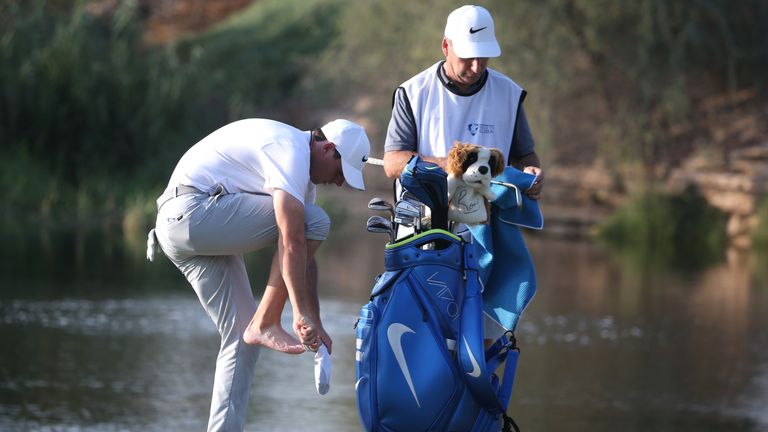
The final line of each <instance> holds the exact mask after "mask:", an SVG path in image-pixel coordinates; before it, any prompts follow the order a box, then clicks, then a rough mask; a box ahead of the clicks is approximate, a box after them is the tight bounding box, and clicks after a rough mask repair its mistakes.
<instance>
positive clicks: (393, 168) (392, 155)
mask: <svg viewBox="0 0 768 432" xmlns="http://www.w3.org/2000/svg"><path fill="white" fill-rule="evenodd" d="M415 154H416V152H412V151H410V150H393V151H388V152H386V153H384V173H385V174H386V175H387V177H389V178H398V177H400V173H402V172H403V169H405V166H406V165H408V161H409V160H411V156H413V155H415ZM421 159H422V160H425V161H427V162H433V163H436V164H438V165H440V167H441V168H443V169H445V163H446V160H447V158H444V157H433V156H421Z"/></svg>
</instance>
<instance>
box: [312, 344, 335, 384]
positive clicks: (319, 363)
mask: <svg viewBox="0 0 768 432" xmlns="http://www.w3.org/2000/svg"><path fill="white" fill-rule="evenodd" d="M315 388H317V392H318V393H320V394H321V395H324V394H326V393H328V390H330V388H331V355H330V354H328V350H327V349H326V348H325V345H320V348H318V349H317V352H316V353H315Z"/></svg>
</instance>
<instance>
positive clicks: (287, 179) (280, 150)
mask: <svg viewBox="0 0 768 432" xmlns="http://www.w3.org/2000/svg"><path fill="white" fill-rule="evenodd" d="M309 141H310V132H309V131H301V130H299V129H296V128H294V127H292V126H289V125H286V124H284V123H280V122H277V121H274V120H266V119H246V120H239V121H236V122H234V123H230V124H228V125H226V126H224V127H222V128H220V129H218V130H216V131H214V132H213V133H211V134H210V135H208V136H207V137H205V138H203V140H201V141H200V142H198V143H197V144H195V145H193V146H192V147H191V148H190V149H189V150H187V152H186V153H185V154H184V156H182V158H181V160H179V163H178V164H177V165H176V168H175V169H174V171H173V174H172V175H171V179H170V181H169V183H168V186H169V187H174V186H178V185H187V186H193V187H195V188H197V189H200V190H201V191H204V192H210V191H213V190H215V189H216V187H217V186H218V185H222V186H224V188H225V189H226V191H227V192H228V193H238V192H250V193H266V194H269V195H272V193H273V192H274V190H275V189H282V190H284V191H286V192H288V193H289V194H291V196H293V197H294V198H296V199H297V200H299V201H300V202H301V203H302V204H305V203H308V204H312V203H314V201H315V198H316V195H317V192H316V188H315V185H314V184H313V183H312V182H311V181H310V178H309V157H310V152H309Z"/></svg>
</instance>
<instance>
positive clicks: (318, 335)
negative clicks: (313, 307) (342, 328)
mask: <svg viewBox="0 0 768 432" xmlns="http://www.w3.org/2000/svg"><path fill="white" fill-rule="evenodd" d="M293 331H294V332H295V333H296V335H297V336H298V337H299V340H301V343H302V345H304V346H305V347H306V348H307V349H308V350H310V351H317V349H318V348H320V345H321V344H322V345H325V347H326V348H327V349H328V354H331V350H332V346H333V341H332V340H331V337H330V336H328V333H326V331H325V329H324V328H323V325H322V324H321V323H320V320H319V319H318V320H317V323H315V322H314V320H311V319H309V318H307V317H306V316H303V315H301V314H296V313H294V315H293Z"/></svg>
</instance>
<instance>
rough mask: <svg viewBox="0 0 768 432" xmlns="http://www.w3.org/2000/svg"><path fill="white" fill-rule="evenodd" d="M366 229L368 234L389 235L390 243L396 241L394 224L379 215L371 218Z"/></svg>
mask: <svg viewBox="0 0 768 432" xmlns="http://www.w3.org/2000/svg"><path fill="white" fill-rule="evenodd" d="M365 228H366V229H367V230H368V232H373V233H386V234H389V239H390V241H392V242H394V240H395V233H394V231H393V230H392V222H390V221H389V220H388V219H386V218H383V217H381V216H379V215H373V216H371V217H369V218H368V221H367V222H366V224H365Z"/></svg>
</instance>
